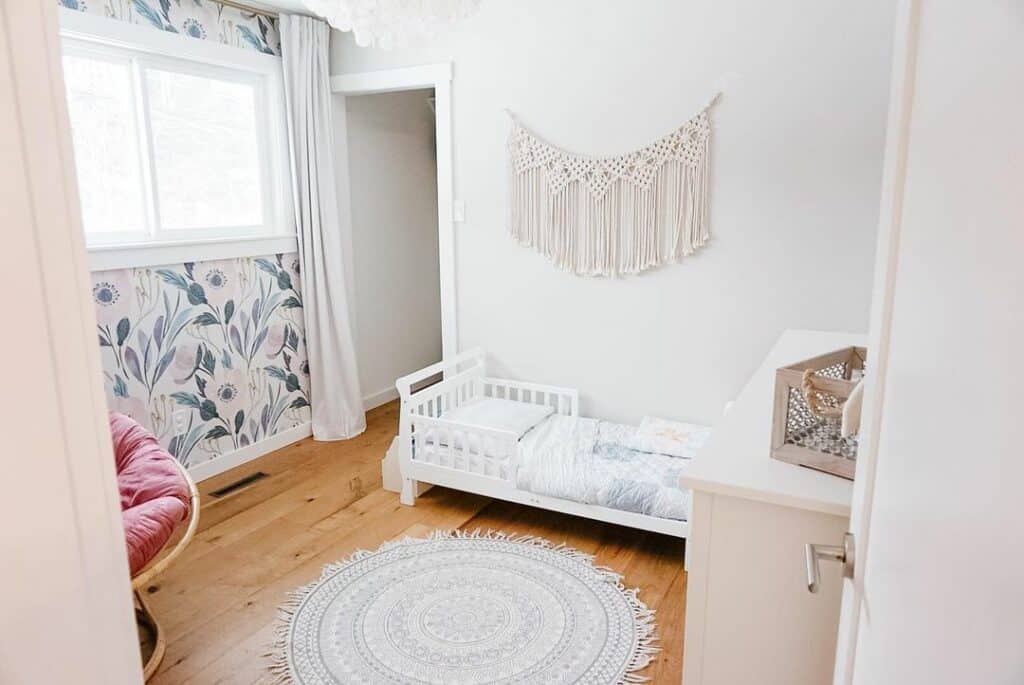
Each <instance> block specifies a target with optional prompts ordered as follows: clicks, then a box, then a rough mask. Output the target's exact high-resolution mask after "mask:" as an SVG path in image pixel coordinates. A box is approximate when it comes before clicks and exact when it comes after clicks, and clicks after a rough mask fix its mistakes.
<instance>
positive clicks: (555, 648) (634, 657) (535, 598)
mask: <svg viewBox="0 0 1024 685" xmlns="http://www.w3.org/2000/svg"><path fill="white" fill-rule="evenodd" d="M282 609H283V616H284V618H283V620H282V623H281V625H280V627H279V632H278V637H277V642H276V645H275V648H274V652H273V657H274V661H273V664H272V666H271V668H272V670H273V672H274V673H275V674H276V675H277V676H278V680H279V682H280V683H288V684H289V685H326V684H328V683H330V684H338V683H341V684H348V683H353V684H355V683H358V684H360V685H362V684H364V683H382V684H383V683H388V684H391V683H394V684H399V683H400V684H402V685H406V684H415V685H420V684H423V685H426V684H430V685H478V684H483V683H508V684H511V683H516V684H523V685H525V684H528V683H585V684H590V685H619V684H622V683H635V682H641V681H643V680H645V678H643V677H642V675H640V674H639V673H638V671H640V670H641V669H643V668H644V667H645V666H647V664H648V663H649V662H650V660H651V657H652V655H653V654H654V652H656V651H657V648H656V647H655V646H654V642H655V640H656V638H655V636H654V612H653V610H651V609H648V608H647V607H646V606H645V605H644V603H643V602H641V601H640V600H639V598H638V597H637V591H636V590H627V589H625V588H624V587H623V586H622V583H621V578H620V576H619V575H618V574H617V573H615V572H614V571H611V570H610V569H605V568H599V567H596V566H594V564H593V561H592V558H591V557H590V556H589V555H586V554H584V553H582V552H579V551H577V550H574V549H571V548H569V547H565V546H554V545H552V544H551V543H549V542H548V541H546V540H543V539H540V538H533V537H511V536H507V535H505V534H502V533H494V532H491V533H486V534H482V533H479V532H477V533H468V534H467V533H462V532H458V531H456V532H454V533H449V532H447V531H437V532H435V533H434V534H433V535H432V536H431V537H430V538H428V539H414V538H406V539H404V540H398V541H395V542H390V543H387V544H385V545H383V546H382V547H380V548H379V549H377V550H376V551H373V552H366V551H360V552H357V553H356V554H354V555H352V557H350V558H349V559H347V560H345V561H343V562H340V563H337V564H332V565H329V566H327V567H326V568H325V569H324V571H323V573H322V575H321V577H320V579H319V580H317V581H316V582H315V583H311V584H310V585H308V586H306V587H303V588H300V589H299V590H297V591H296V592H294V593H293V594H292V596H291V598H290V600H289V602H288V604H287V605H286V606H284V607H282Z"/></svg>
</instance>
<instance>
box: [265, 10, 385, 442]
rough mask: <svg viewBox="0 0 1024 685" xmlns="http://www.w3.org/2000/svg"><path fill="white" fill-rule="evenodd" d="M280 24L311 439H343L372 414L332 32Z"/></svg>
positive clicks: (313, 24)
mask: <svg viewBox="0 0 1024 685" xmlns="http://www.w3.org/2000/svg"><path fill="white" fill-rule="evenodd" d="M279 28H280V33H281V56H282V59H283V62H284V86H285V97H286V99H287V110H288V136H289V142H290V147H291V157H292V175H293V185H294V190H295V218H296V222H297V224H298V229H299V231H298V232H299V263H300V266H301V270H302V295H303V300H304V307H303V310H304V312H305V317H306V346H307V349H308V351H309V370H310V404H311V405H312V410H313V437H314V438H315V439H317V440H343V439H345V438H351V437H353V436H355V435H358V434H359V433H362V432H363V431H364V430H365V429H366V415H365V413H364V412H363V402H362V394H361V393H360V391H359V375H358V371H357V367H356V353H355V343H354V340H353V338H352V324H351V318H350V316H349V307H348V299H347V296H346V287H347V286H346V279H345V273H344V268H345V266H344V265H345V259H344V241H343V238H342V222H341V219H342V216H341V212H340V211H339V207H338V199H337V180H336V176H335V170H334V157H333V150H334V145H333V140H332V132H331V87H330V70H329V67H328V40H329V35H330V29H328V27H327V24H326V23H324V22H323V21H320V20H318V19H313V18H312V17H304V16H300V15H288V14H282V15H281V19H280V27H279ZM345 211H347V208H346V210H345Z"/></svg>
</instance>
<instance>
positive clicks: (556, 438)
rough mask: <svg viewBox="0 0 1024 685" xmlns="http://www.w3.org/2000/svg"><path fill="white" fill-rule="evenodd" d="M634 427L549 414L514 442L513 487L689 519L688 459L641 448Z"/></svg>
mask: <svg viewBox="0 0 1024 685" xmlns="http://www.w3.org/2000/svg"><path fill="white" fill-rule="evenodd" d="M636 431H637V429H636V427H634V426H624V425H621V424H614V423H609V422H606V421H598V420H597V419H586V418H573V417H569V416H562V415H558V414H556V415H553V416H550V417H549V418H547V419H545V420H544V421H543V422H541V423H540V424H539V425H537V426H536V427H535V428H533V429H532V430H531V431H529V432H528V433H527V434H526V435H524V436H523V438H522V440H521V441H520V442H519V457H520V461H519V464H518V471H517V480H516V486H517V487H519V488H522V489H525V490H529V491H531V492H535V493H537V494H541V495H549V496H551V497H561V498H563V499H570V500H574V501H576V502H583V503H585V504H598V505H601V506H605V507H610V508H613V509H620V510H623V511H632V512H636V513H640V514H647V515H648V516H659V517H661V518H668V519H676V520H682V521H685V520H688V519H689V516H690V501H691V494H690V491H689V490H686V489H684V488H682V487H680V486H679V476H680V475H682V473H683V471H685V470H686V469H687V467H688V466H689V464H690V459H685V458H679V457H672V456H669V455H665V454H658V453H653V452H644V451H641V450H639V449H636V447H637V444H638V443H637V437H636Z"/></svg>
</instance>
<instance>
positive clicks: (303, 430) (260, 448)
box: [188, 421, 313, 482]
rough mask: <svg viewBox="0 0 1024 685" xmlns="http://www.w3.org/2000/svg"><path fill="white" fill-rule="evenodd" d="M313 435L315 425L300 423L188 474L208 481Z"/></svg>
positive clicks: (221, 456) (204, 463) (216, 458)
mask: <svg viewBox="0 0 1024 685" xmlns="http://www.w3.org/2000/svg"><path fill="white" fill-rule="evenodd" d="M311 435H313V424H312V423H310V422H309V421H307V422H305V423H300V424H299V425H298V426H295V427H294V428H289V429H288V430H283V431H281V432H279V433H275V434H273V435H271V436H270V437H269V438H266V439H265V440H260V441H259V442H255V443H253V444H251V445H247V446H246V447H241V448H239V449H237V450H233V451H231V452H225V453H224V454H221V455H220V456H217V457H214V458H213V459H208V460H207V461H204V462H202V463H200V464H196V465H195V466H191V467H189V470H188V472H189V473H190V474H191V475H192V478H194V479H195V480H196V481H197V482H198V481H202V480H206V479H207V478H213V477H214V476H216V475H218V474H221V473H224V472H225V471H228V470H230V469H233V468H235V467H236V466H241V465H242V464H244V463H246V462H249V461H252V460H253V459H257V458H259V457H262V456H264V455H267V454H270V453H271V452H273V451H274V450H279V449H281V448H282V447H287V446H288V445H290V444H292V443H293V442H298V441H299V440H302V439H303V438H308V437H309V436H311Z"/></svg>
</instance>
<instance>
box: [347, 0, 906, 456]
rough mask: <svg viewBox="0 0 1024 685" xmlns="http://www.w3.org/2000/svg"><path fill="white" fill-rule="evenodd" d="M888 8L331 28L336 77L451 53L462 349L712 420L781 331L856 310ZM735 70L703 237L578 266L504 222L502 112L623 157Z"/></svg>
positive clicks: (501, 369)
mask: <svg viewBox="0 0 1024 685" xmlns="http://www.w3.org/2000/svg"><path fill="white" fill-rule="evenodd" d="M892 20H893V8H892V4H891V3H890V2H888V1H886V0H870V1H869V2H865V3H859V4H857V5H856V6H853V5H850V4H849V3H843V2H839V1H838V0H829V1H827V2H807V1H806V0H787V1H785V2H782V1H780V2H772V3H765V2H761V1H759V0H694V1H691V2H685V3H682V2H676V1H674V0H658V1H655V0H649V1H646V2H639V3H623V2H617V1H614V0H603V1H595V0H560V1H559V2H550V1H548V0H522V1H519V2H515V3H511V2H485V3H483V4H482V6H481V10H480V12H479V13H478V14H477V15H475V16H474V17H472V18H470V19H469V20H467V21H465V22H464V23H462V24H461V25H460V26H459V27H458V28H457V30H456V31H455V32H453V33H452V34H450V35H448V36H446V37H444V38H443V39H440V40H439V41H437V42H436V43H435V44H434V45H432V46H431V47H427V48H422V49H416V50H397V51H391V52H384V51H379V50H372V49H365V48H358V47H356V46H355V45H354V43H353V42H352V41H351V38H350V37H349V36H347V35H343V34H338V33H335V34H334V37H335V38H336V40H334V41H333V42H332V72H333V73H343V72H358V71H367V70H374V69H382V68H388V67H393V66H407V65H413V64H421V63H428V62H437V61H443V60H446V59H449V58H450V59H452V60H453V62H454V81H453V121H454V124H453V126H454V165H455V194H456V197H458V198H461V199H464V200H465V201H466V208H467V221H466V223H464V224H461V225H458V226H457V234H456V263H457V289H458V305H457V306H458V322H459V347H460V348H462V349H465V348H467V347H470V346H473V345H483V346H485V347H486V348H487V349H488V351H489V352H490V353H491V356H492V359H493V363H494V366H495V367H496V368H495V371H496V372H498V373H505V374H510V375H512V376H514V377H522V378H529V379H532V380H537V381H542V382H549V383H556V384H566V385H575V386H578V387H580V389H581V391H582V394H583V407H582V410H583V411H584V412H585V413H589V414H594V415H600V416H604V417H608V418H613V419H619V420H630V421H635V420H637V419H639V418H640V416H642V415H643V414H645V413H652V414H661V415H665V416H670V417H678V418H688V419H692V420H700V421H713V420H714V419H715V418H716V417H717V416H718V415H719V412H720V411H721V408H722V405H723V403H724V402H725V401H726V400H728V399H730V398H732V397H733V395H734V394H735V392H736V391H737V390H738V389H739V388H740V386H741V385H742V383H743V381H744V380H745V379H746V377H747V376H748V375H749V374H750V373H751V372H752V370H753V369H754V368H755V366H756V365H757V362H758V361H759V360H760V359H761V357H763V355H764V354H765V352H766V351H767V350H768V348H769V346H770V345H771V343H772V342H773V341H774V340H775V339H776V338H777V337H778V335H779V334H780V332H781V331H782V330H783V329H785V328H789V327H803V328H819V329H827V330H864V329H866V327H867V310H868V297H869V289H870V282H871V281H870V279H871V263H872V258H873V246H874V236H875V227H876V223H877V220H878V201H879V187H880V176H881V155H882V145H883V135H884V122H885V106H886V101H887V92H888V91H887V87H888V76H889V53H890V42H891V35H892ZM727 74H733V75H734V76H733V77H732V78H731V79H730V85H729V88H728V92H727V93H726V95H725V97H724V98H723V99H722V101H721V103H720V105H719V106H718V107H717V108H716V109H715V111H714V113H713V124H714V127H715V133H714V142H713V153H712V154H713V157H712V167H713V170H712V173H713V181H712V187H711V193H712V206H711V228H712V232H713V234H714V239H713V242H712V243H711V244H710V245H709V246H708V247H707V248H705V250H704V251H703V252H701V253H699V254H698V255H697V256H695V257H693V258H691V259H689V261H687V262H685V263H683V264H682V265H678V266H669V267H666V268H664V269H661V270H659V271H656V272H649V273H647V274H644V275H640V276H636V277H631V278H627V279H623V280H600V279H586V278H579V277H576V276H571V275H567V274H565V273H562V272H561V271H558V270H556V269H555V268H554V267H552V266H551V265H550V264H549V263H548V262H547V261H546V260H545V259H544V258H543V257H541V256H540V255H538V254H536V253H534V252H532V251H530V250H527V249H524V248H520V247H518V246H516V245H515V244H514V243H513V242H512V240H511V239H510V238H509V237H508V235H507V233H506V226H505V218H506V214H507V194H506V154H505V149H504V145H505V137H506V134H507V131H508V121H507V118H506V117H505V115H504V114H503V112H502V109H503V108H504V107H509V108H511V109H513V110H514V111H515V112H517V114H518V115H519V116H520V117H521V118H522V119H523V120H524V122H525V123H526V124H527V125H529V126H530V127H532V128H534V129H535V130H536V131H538V132H539V133H540V134H542V135H543V136H544V137H546V138H548V139H549V140H551V141H555V142H557V143H559V144H560V145H562V146H564V147H566V148H568V149H570V150H577V151H581V152H587V153H595V154H600V153H615V152H621V151H627V150H630V149H633V148H636V147H638V146H641V145H644V144H646V143H647V142H649V141H651V140H652V139H654V138H657V137H658V136H660V135H662V134H664V133H666V132H668V131H670V130H672V129H673V128H674V127H675V126H677V125H678V124H679V123H680V122H681V121H683V120H685V119H686V118H688V117H689V116H690V115H692V114H693V113H694V112H696V111H697V109H698V108H699V107H700V106H701V105H702V104H703V103H704V102H705V101H706V100H707V98H708V97H709V96H710V95H711V93H712V92H713V89H714V88H715V85H716V83H717V82H718V81H719V80H720V79H721V78H722V77H723V76H724V75H727ZM766 439H767V438H766Z"/></svg>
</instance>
